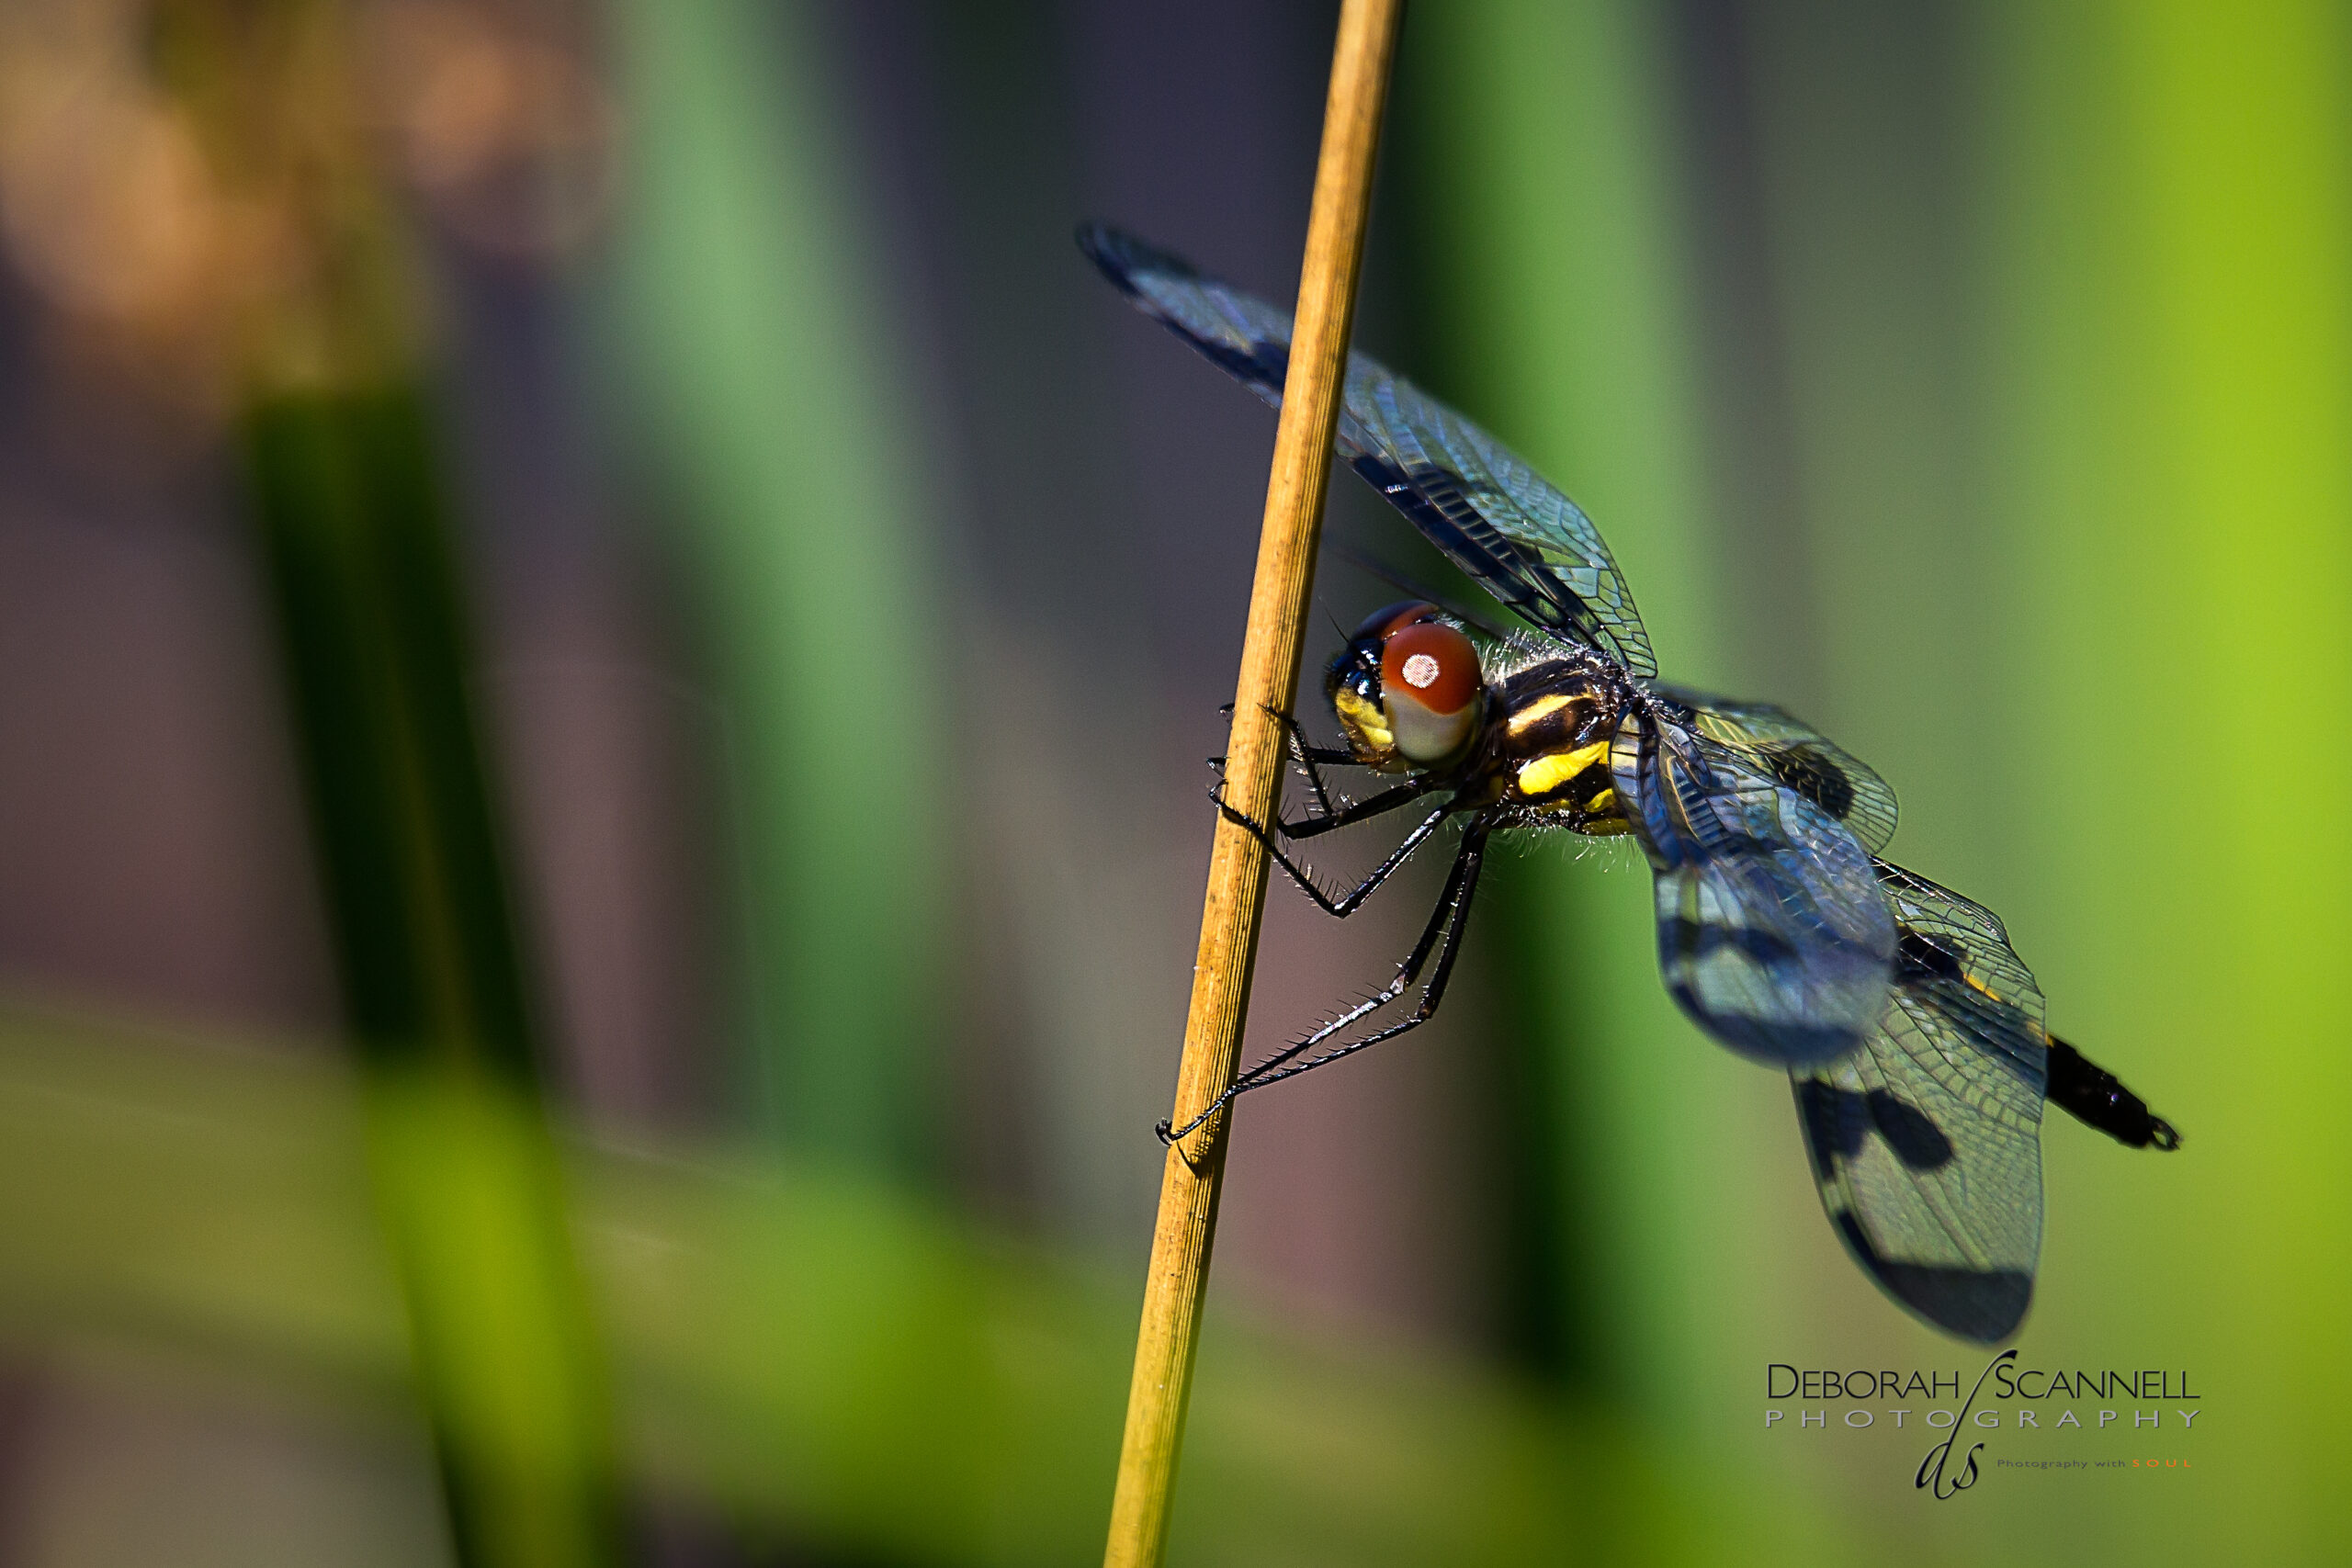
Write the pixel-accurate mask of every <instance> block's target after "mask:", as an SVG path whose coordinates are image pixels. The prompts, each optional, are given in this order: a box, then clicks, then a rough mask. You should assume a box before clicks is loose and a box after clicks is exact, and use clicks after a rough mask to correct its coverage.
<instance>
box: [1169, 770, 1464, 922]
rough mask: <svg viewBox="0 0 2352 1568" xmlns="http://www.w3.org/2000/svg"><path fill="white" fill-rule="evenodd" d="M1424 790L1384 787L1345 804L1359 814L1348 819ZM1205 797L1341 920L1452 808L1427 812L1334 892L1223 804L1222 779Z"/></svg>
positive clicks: (1290, 835) (1373, 814)
mask: <svg viewBox="0 0 2352 1568" xmlns="http://www.w3.org/2000/svg"><path fill="white" fill-rule="evenodd" d="M1427 793H1428V791H1427V789H1426V787H1425V786H1421V785H1416V784H1400V785H1398V786H1397V788H1396V789H1393V790H1388V791H1386V792H1385V793H1383V794H1381V795H1374V796H1373V798H1372V799H1370V800H1367V801H1364V802H1363V803H1362V804H1361V805H1359V806H1354V807H1349V808H1348V810H1349V811H1352V812H1357V813H1360V815H1358V816H1356V817H1354V818H1352V820H1354V821H1358V822H1361V821H1363V820H1364V819H1365V818H1369V817H1377V816H1379V815H1380V814H1381V813H1382V812H1385V811H1394V810H1395V809H1396V808H1397V807H1400V806H1403V805H1405V804H1406V803H1407V802H1408V801H1410V800H1413V799H1415V798H1417V797H1418V796H1419V795H1425V794H1427ZM1391 796H1394V797H1395V798H1393V799H1392V798H1391ZM1209 798H1210V799H1211V800H1213V801H1215V802H1216V808H1217V811H1218V813H1219V814H1220V815H1221V816H1223V817H1224V818H1225V819H1226V820H1227V821H1228V822H1230V823H1232V824H1233V825H1234V826H1235V827H1237V828H1239V829H1243V830H1244V831H1246V832H1248V833H1249V834H1250V837H1251V838H1253V839H1256V840H1258V842H1259V843H1261V844H1262V845H1264V846H1265V850H1266V853H1268V854H1269V855H1271V856H1272V857H1273V861H1274V863H1275V864H1276V865H1279V866H1281V867H1282V868H1283V871H1285V872H1287V873H1288V874H1289V875H1290V879H1291V880H1292V881H1293V882H1295V883H1297V884H1298V886H1299V887H1300V889H1301V890H1302V891H1304V892H1305V893H1306V896H1307V897H1309V898H1312V899H1314V900H1315V903H1316V907H1317V908H1320V909H1321V910H1322V911H1323V912H1324V913H1325V914H1327V915H1337V916H1339V917H1340V919H1347V918H1348V917H1349V916H1350V915H1352V914H1354V913H1355V911H1356V909H1357V908H1358V906H1360V905H1362V904H1363V901H1364V900H1365V899H1366V898H1369V897H1372V895H1373V892H1374V889H1375V888H1377V887H1378V886H1380V885H1381V884H1382V883H1384V882H1385V881H1387V880H1388V878H1389V877H1390V876H1391V875H1393V874H1395V873H1396V870H1397V867H1398V866H1400V865H1403V864H1404V863H1406V861H1408V860H1409V859H1410V858H1412V853H1413V852H1414V851H1415V850H1418V849H1419V848H1420V847H1421V845H1422V844H1424V843H1426V842H1427V841H1428V840H1429V836H1430V834H1431V833H1434V832H1436V831H1437V827H1438V824H1439V823H1441V822H1442V821H1444V820H1445V818H1446V817H1447V816H1448V814H1450V813H1451V812H1452V811H1453V807H1450V806H1441V807H1438V808H1437V809H1436V810H1435V811H1432V812H1430V814H1429V816H1427V817H1426V818H1422V819H1421V822H1420V824H1419V826H1417V827H1416V828H1414V829H1413V830H1412V831H1411V832H1409V833H1408V834H1406V835H1405V837H1404V840H1403V841H1402V842H1400V843H1399V844H1397V847H1396V848H1395V849H1394V850H1392V851H1390V852H1389V854H1388V858H1387V859H1386V860H1384V861H1382V862H1381V863H1379V864H1378V865H1376V866H1374V867H1373V869H1372V874H1370V875H1369V876H1366V877H1365V878H1364V879H1363V881H1362V882H1360V883H1358V884H1356V886H1353V887H1351V888H1350V889H1349V890H1348V891H1347V892H1345V893H1341V894H1337V895H1334V894H1332V893H1329V892H1327V891H1325V889H1324V888H1323V886H1322V885H1321V884H1320V883H1318V882H1317V881H1316V880H1315V874H1314V872H1313V871H1312V870H1310V869H1309V868H1307V867H1306V866H1303V865H1300V864H1299V863H1297V862H1296V861H1294V860H1293V859H1291V857H1290V854H1289V852H1287V851H1285V850H1284V849H1283V847H1282V845H1280V844H1278V843H1276V842H1275V841H1274V836H1273V835H1272V833H1269V832H1267V831H1266V830H1265V829H1263V828H1261V827H1260V826H1259V825H1258V824H1257V823H1256V822H1255V821H1253V820H1251V819H1250V818H1249V817H1248V816H1247V815H1245V814H1244V813H1242V812H1241V811H1239V810H1238V809H1236V808H1235V807H1231V806H1229V805H1227V803H1226V799H1225V785H1224V783H1223V781H1219V782H1218V783H1217V784H1216V785H1214V786H1213V787H1211V789H1210V790H1209ZM1338 815H1340V816H1346V815H1347V813H1346V812H1341V813H1339V814H1338ZM1316 820H1329V818H1317V819H1316ZM1277 826H1279V827H1280V828H1281V829H1283V837H1285V838H1298V837H1305V836H1306V835H1302V834H1295V833H1292V832H1291V831H1290V830H1289V824H1287V823H1283V824H1278V825H1277ZM1320 830H1321V829H1317V831H1320Z"/></svg>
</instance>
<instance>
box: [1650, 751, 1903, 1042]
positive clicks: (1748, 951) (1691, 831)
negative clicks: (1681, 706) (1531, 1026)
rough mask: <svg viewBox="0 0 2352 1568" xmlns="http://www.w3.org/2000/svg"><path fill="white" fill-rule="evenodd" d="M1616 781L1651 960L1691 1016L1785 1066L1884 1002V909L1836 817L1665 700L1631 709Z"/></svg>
mask: <svg viewBox="0 0 2352 1568" xmlns="http://www.w3.org/2000/svg"><path fill="white" fill-rule="evenodd" d="M1610 768H1611V773H1613V774H1614V776H1615V781H1616V785H1617V793H1618V795H1619V797H1620V798H1621V799H1622V800H1623V802H1624V803H1625V806H1626V810H1627V814H1628V816H1629V818H1631V820H1632V822H1633V825H1634V834H1635V836H1636V837H1638V838H1639V839H1640V840H1641V841H1642V847H1643V848H1644V850H1645V851H1646V852H1648V855H1649V860H1650V865H1651V868H1652V870H1653V871H1655V872H1656V873H1657V951H1658V968H1659V970H1660V971H1661V973H1662V974H1663V975H1664V976H1665V979H1666V988H1667V990H1668V992H1670V993H1671V994H1672V995H1673V997H1674V999H1675V1000H1676V1001H1677V1002H1679V1003H1680V1004H1681V1006H1682V1009H1683V1010H1684V1011H1686V1012H1688V1013H1689V1014H1690V1015H1691V1018H1692V1019H1694V1020H1695V1021H1697V1022H1698V1024H1699V1025H1700V1027H1701V1028H1702V1029H1704V1030H1706V1031H1707V1032H1709V1033H1710V1034H1712V1035H1713V1036H1714V1037H1715V1038H1716V1039H1717V1040H1719V1041H1721V1042H1722V1043H1724V1044H1725V1045H1728V1046H1730V1047H1731V1048H1732V1049H1733V1050H1735V1051H1737V1052H1739V1053H1740V1054H1741V1055H1747V1056H1754V1057H1757V1058H1758V1059H1760V1060H1763V1061H1768V1062H1772V1063H1774V1064H1777V1065H1784V1066H1802V1065H1811V1064H1815V1063H1822V1062H1827V1061H1832V1060H1835V1059H1836V1058H1838V1057H1840V1056H1844V1055H1849V1054H1851V1053H1852V1052H1853V1051H1854V1049H1855V1048H1856V1047H1857V1046H1859V1045H1860V1044H1861V1043H1862V1041H1863V1039H1864V1037H1865V1036H1867V1035H1868V1034H1869V1033H1870V1032H1871V1030H1872V1029H1874V1028H1875V1027H1877V1025H1878V1021H1879V1019H1880V1017H1881V1015H1882V1014H1883V1012H1884V1011H1885V1010H1886V1005H1887V988H1888V984H1889V976H1890V974H1891V972H1892V968H1893V964H1894V954H1895V931H1894V918H1893V916H1892V915H1891V914H1890V913H1889V911H1888V908H1887V902H1886V899H1885V897H1883V895H1882V894H1881V893H1880V891H1879V886H1878V880H1877V878H1876V876H1875V875H1874V874H1872V871H1871V858H1870V855H1869V854H1868V852H1865V851H1864V850H1863V848H1862V846H1861V844H1860V842H1859V841H1858V840H1856V839H1855V837H1854V835H1853V833H1852V832H1851V831H1850V830H1849V829H1848V828H1847V827H1846V826H1845V824H1843V823H1841V822H1839V821H1838V819H1837V818H1835V817H1833V816H1831V815H1830V814H1829V813H1828V812H1826V811H1824V810H1823V809H1822V808H1821V807H1818V806H1816V805H1815V803H1814V802H1813V801H1812V800H1811V799H1809V798H1808V797H1807V796H1805V795H1803V794H1800V793H1799V792H1797V791H1796V790H1793V789H1791V788H1790V787H1789V786H1788V785H1787V784H1783V783H1781V780H1780V779H1779V778H1777V777H1776V776H1775V775H1774V774H1773V773H1771V772H1770V770H1769V769H1768V768H1767V767H1765V766H1764V765H1763V764H1762V763H1760V762H1759V761H1757V760H1756V759H1755V758H1754V757H1753V756H1751V755H1750V754H1749V753H1748V752H1747V751H1746V750H1741V749H1739V748H1736V747H1734V746H1730V745H1727V744H1725V743H1724V742H1722V741H1719V740H1716V739H1712V738H1710V737H1709V736H1707V735H1705V734H1704V733H1702V732H1701V731H1700V730H1698V729H1696V728H1691V727H1690V726H1688V725H1686V724H1685V723H1683V722H1681V721H1680V720H1679V719H1678V717H1677V716H1676V715H1675V713H1674V711H1673V710H1672V709H1671V708H1669V707H1658V708H1655V709H1653V710H1651V711H1650V712H1649V713H1647V714H1646V715H1645V714H1644V713H1643V712H1641V711H1640V710H1638V709H1634V710H1629V711H1628V713H1627V715H1626V718H1625V721H1624V724H1623V726H1622V727H1621V728H1620V729H1619V731H1618V734H1617V739H1616V744H1615V745H1614V746H1613V747H1612V748H1611V755H1610Z"/></svg>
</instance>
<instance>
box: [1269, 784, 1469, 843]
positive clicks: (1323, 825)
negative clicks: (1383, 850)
mask: <svg viewBox="0 0 2352 1568" xmlns="http://www.w3.org/2000/svg"><path fill="white" fill-rule="evenodd" d="M1436 787H1437V784H1436V781H1434V780H1431V779H1426V778H1422V779H1415V780H1413V781H1412V782H1411V783H1409V784H1397V785H1396V786H1395V787H1393V788H1390V789H1384V790H1382V791H1381V792H1380V793H1379V794H1378V795H1368V796H1366V797H1365V798H1363V799H1362V800H1359V801H1357V802H1356V803H1355V804H1354V805H1353V806H1343V807H1340V809H1339V810H1337V811H1329V812H1326V813H1324V814H1323V815H1322V816H1320V817H1302V818H1299V819H1298V820H1297V821H1295V822H1285V821H1279V820H1278V821H1276V822H1275V824H1274V829H1275V831H1277V832H1279V833H1281V834H1282V836H1283V838H1285V839H1314V838H1319V837H1321V836H1322V835H1323V834H1325V833H1332V832H1337V831H1338V830H1339V829H1341V828H1352V827H1354V826H1355V825H1356V824H1357V823H1359V822H1369V821H1371V820H1372V819H1373V818H1375V817H1378V816H1380V815H1382V814H1383V813H1385V812H1390V811H1394V810H1396V809H1397V807H1400V806H1403V805H1404V804H1406V803H1407V802H1408V801H1412V800H1418V799H1419V798H1420V797H1421V796H1422V795H1427V794H1429V792H1430V791H1431V790H1433V789H1435V788H1436Z"/></svg>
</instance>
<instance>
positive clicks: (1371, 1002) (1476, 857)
mask: <svg viewBox="0 0 2352 1568" xmlns="http://www.w3.org/2000/svg"><path fill="white" fill-rule="evenodd" d="M1486 850H1487V830H1486V829H1484V828H1480V827H1473V828H1472V829H1470V831H1469V832H1468V833H1466V834H1464V837H1463V840H1462V850H1461V852H1460V853H1458V854H1457V855H1455V856H1454V860H1453V870H1452V871H1451V872H1449V873H1448V874H1446V879H1445V891H1444V892H1443V893H1442V894H1440V895H1439V897H1438V901H1437V908H1435V909H1433V910H1431V911H1430V919H1429V924H1428V925H1427V926H1425V927H1424V928H1423V929H1422V931H1421V939H1420V941H1419V942H1415V943H1414V944H1413V951H1412V952H1411V953H1408V954H1407V955H1406V958H1405V961H1404V962H1403V963H1402V964H1398V965H1397V976H1396V978H1395V979H1393V980H1391V981H1390V982H1389V983H1388V984H1387V985H1385V986H1384V987H1381V988H1380V989H1379V990H1377V991H1375V992H1374V993H1373V994H1372V995H1371V996H1370V997H1367V998H1365V999H1364V1000H1363V1001H1362V1002H1360V1003H1358V1004H1357V1005H1356V1006H1354V1007H1352V1008H1350V1009H1349V1010H1347V1011H1346V1012H1344V1013H1342V1014H1340V1016H1339V1017H1337V1018H1335V1019H1333V1020H1331V1021H1329V1023H1326V1024H1325V1025H1323V1027H1321V1028H1320V1029H1317V1031H1315V1032H1313V1033H1312V1034H1309V1035H1307V1036H1306V1038H1305V1039H1303V1040H1299V1041H1296V1042H1295V1043H1292V1044H1289V1045H1287V1046H1284V1047H1283V1049H1282V1050H1280V1051H1277V1052H1275V1053H1274V1054H1273V1055H1271V1056H1269V1057H1267V1058H1266V1059H1265V1060H1264V1061H1262V1062H1261V1063H1259V1064H1258V1065H1257V1066H1254V1067H1251V1068H1250V1070H1249V1071H1248V1072H1246V1073H1244V1074H1242V1075H1241V1076H1240V1077H1238V1078H1236V1079H1235V1080H1234V1081H1233V1084H1232V1086H1231V1087H1230V1088H1228V1089H1227V1090H1226V1091H1225V1092H1224V1093H1223V1094H1220V1095H1218V1096H1217V1097H1216V1100H1214V1101H1212V1102H1211V1103H1210V1105H1209V1107H1208V1109H1207V1110H1205V1111H1202V1112H1201V1113H1200V1114H1199V1115H1198V1116H1195V1117H1193V1119H1192V1120H1191V1121H1190V1122H1186V1123H1184V1125H1183V1126H1182V1128H1181V1129H1175V1128H1171V1127H1170V1124H1169V1123H1168V1122H1160V1123H1159V1128H1158V1129H1157V1131H1158V1132H1159V1136H1160V1139H1161V1141H1162V1142H1165V1143H1173V1142H1175V1141H1176V1140H1177V1139H1179V1138H1183V1137H1189V1136H1190V1135H1191V1134H1193V1132H1194V1131H1195V1130H1196V1129H1198V1128H1199V1127H1200V1126H1201V1124H1202V1123H1203V1122H1206V1121H1207V1120H1208V1119H1209V1118H1210V1117H1212V1116H1214V1115H1216V1113H1217V1111H1219V1110H1220V1109H1222V1108H1223V1107H1224V1105H1225V1103H1226V1101H1227V1100H1231V1099H1233V1098H1234V1096H1236V1095H1238V1094H1246V1093H1248V1092H1249V1091H1250V1090H1251V1089H1263V1088H1264V1087H1265V1086H1266V1085H1268V1084H1270V1083H1279V1082H1280V1081H1281V1080H1283V1078H1287V1077H1297V1076H1298V1075H1299V1074H1300V1073H1304V1072H1308V1071H1311V1070H1312V1069H1314V1068H1316V1067H1319V1066H1323V1065H1324V1064H1325V1063H1327V1062H1336V1061H1338V1060H1339V1059H1340V1057H1342V1056H1346V1055H1352V1054H1353V1053H1355V1052H1358V1051H1361V1050H1363V1048H1364V1047H1365V1046H1367V1045H1376V1044H1378V1043H1380V1042H1382V1041H1383V1040H1389V1039H1393V1038H1395V1037H1396V1036H1397V1035H1399V1034H1402V1033H1404V1032H1406V1031H1407V1030H1409V1029H1414V1028H1417V1027H1419V1025H1421V1024H1423V1023H1426V1022H1428V1021H1429V1019H1430V1015H1431V1014H1433V1013H1435V1012H1436V1011H1437V1006H1438V1003H1439V1002H1440V1001H1441V1000H1442V999H1443V998H1444V996H1445V982H1446V979H1447V977H1448V976H1451V975H1452V974H1453V959H1454V954H1455V953H1456V952H1457V951H1458V950H1459V944H1460V940H1461V936H1462V931H1463V928H1464V926H1466V925H1467V924H1468V923H1469V919H1468V917H1469V912H1470V899H1471V896H1472V895H1473V894H1474V893H1475V892H1476V889H1477V886H1478V867H1479V865H1480V863H1482V862H1483V861H1484V859H1485V857H1486ZM1441 942H1442V944H1443V945H1442V947H1441V946H1440V943H1441ZM1432 951H1435V952H1436V953H1438V961H1437V968H1436V970H1435V971H1434V972H1432V973H1431V975H1430V983H1429V985H1428V987H1426V988H1424V990H1423V991H1422V993H1421V999H1420V1002H1419V1004H1418V1005H1417V1006H1416V1007H1415V1008H1414V1010H1413V1013H1412V1016H1411V1017H1410V1018H1408V1019H1407V1020H1406V1021H1403V1022H1401V1023H1397V1024H1395V1025H1392V1026H1391V1027H1389V1028H1387V1029H1385V1030H1382V1031H1380V1032H1378V1033H1375V1034H1372V1035H1369V1036H1367V1037H1365V1038H1364V1039H1362V1040H1356V1041H1351V1042H1350V1043H1347V1044H1345V1045H1342V1046H1340V1048H1339V1049H1338V1050H1336V1051H1329V1052H1326V1053H1325V1054H1324V1055H1320V1056H1317V1057H1315V1058H1314V1059H1313V1060H1311V1061H1306V1062H1302V1063H1300V1064H1299V1065H1298V1066H1295V1067H1285V1066H1283V1064H1284V1063H1286V1062H1289V1061H1291V1060H1293V1059H1294V1058H1295V1057H1296V1056H1298V1055H1300V1054H1301V1053H1302V1052H1306V1051H1311V1050H1313V1049H1314V1048H1315V1047H1316V1046H1317V1045H1319V1044H1321V1043H1323V1042H1324V1041H1326V1040H1329V1038H1330V1037H1331V1036H1332V1035H1334V1034H1337V1033H1338V1032H1340V1031H1341V1030H1343V1029H1346V1028H1347V1027H1349V1026H1350V1025H1351V1024H1352V1023H1354V1022H1356V1021H1358V1020H1360V1019H1362V1018H1363V1017H1365V1016H1366V1015H1367V1014H1370V1013H1374V1012H1377V1011H1379V1010H1381V1009H1382V1008H1385V1007H1386V1006H1387V1005H1388V1004H1389V1003H1391V1002H1393V1001H1395V1000H1396V999H1397V998H1399V997H1401V996H1403V995H1404V994H1405V993H1406V992H1407V991H1408V990H1409V989H1411V988H1412V985H1413V981H1414V980H1415V979H1416V978H1417V977H1418V976H1419V974H1420V972H1421V969H1422V967H1423V966H1424V965H1425V964H1428V963H1429V960H1430V953H1431V952H1432Z"/></svg>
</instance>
